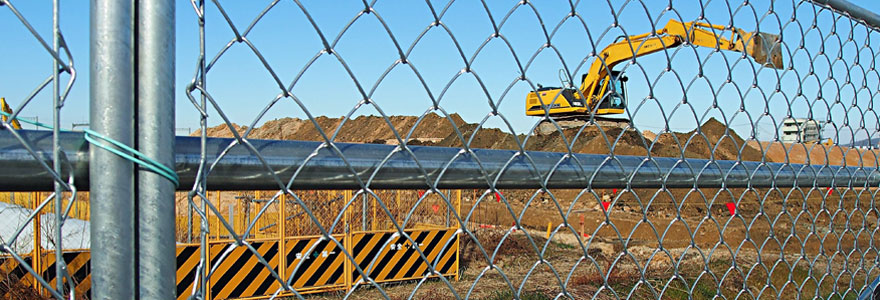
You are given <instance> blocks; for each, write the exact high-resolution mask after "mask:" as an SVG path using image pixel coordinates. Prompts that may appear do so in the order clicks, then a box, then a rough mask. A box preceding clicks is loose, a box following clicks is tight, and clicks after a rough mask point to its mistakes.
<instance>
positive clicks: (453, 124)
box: [193, 114, 878, 299]
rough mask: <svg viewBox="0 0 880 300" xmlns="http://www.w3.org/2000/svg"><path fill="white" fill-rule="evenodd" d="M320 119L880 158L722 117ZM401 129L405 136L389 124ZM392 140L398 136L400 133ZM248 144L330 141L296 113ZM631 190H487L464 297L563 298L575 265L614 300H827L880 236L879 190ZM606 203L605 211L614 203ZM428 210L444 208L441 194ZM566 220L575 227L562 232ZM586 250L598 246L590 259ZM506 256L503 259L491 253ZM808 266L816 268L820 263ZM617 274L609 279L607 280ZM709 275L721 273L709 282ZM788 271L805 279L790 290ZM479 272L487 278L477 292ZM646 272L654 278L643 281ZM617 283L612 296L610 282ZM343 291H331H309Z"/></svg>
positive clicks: (361, 129)
mask: <svg viewBox="0 0 880 300" xmlns="http://www.w3.org/2000/svg"><path fill="white" fill-rule="evenodd" d="M315 122H316V123H317V126H318V127H320V128H321V129H322V130H323V131H324V133H325V134H326V135H327V136H328V137H329V136H333V135H334V134H335V139H334V142H351V143H381V144H398V143H399V142H400V141H401V140H403V141H405V142H406V143H407V144H408V145H419V146H439V147H462V145H463V144H464V143H463V142H462V141H469V146H470V147H471V148H486V149H510V150H519V149H520V148H519V146H518V145H520V144H522V145H524V147H523V148H524V149H525V150H528V151H554V152H568V151H572V152H575V153H595V154H608V153H610V149H614V154H615V155H639V156H646V155H652V156H657V157H681V156H682V155H683V156H684V157H685V158H714V159H717V160H737V159H741V160H745V161H764V162H780V163H785V162H788V163H807V164H817V165H824V164H826V163H827V164H829V165H847V166H866V167H867V166H875V165H876V164H877V161H878V159H877V154H878V153H877V151H874V150H864V149H851V148H848V147H840V146H825V145H822V144H815V143H814V144H785V143H780V142H758V141H754V140H751V141H745V140H744V139H743V138H742V137H740V136H739V135H738V134H737V133H736V132H734V131H733V130H731V129H729V128H728V127H726V126H725V125H724V124H722V123H721V122H719V121H717V120H715V119H709V120H708V121H706V122H704V123H703V125H702V126H701V127H700V128H699V130H696V129H695V130H693V131H690V132H664V133H659V134H657V133H653V132H650V131H643V132H639V131H636V130H632V129H623V128H620V127H615V126H607V127H602V126H601V124H600V126H596V125H587V126H582V127H576V128H568V129H564V130H563V131H561V132H560V131H555V132H552V133H549V134H541V135H514V134H511V133H507V132H505V131H503V130H500V129H497V128H481V127H479V126H478V124H472V123H467V122H465V121H464V120H462V119H461V117H459V116H458V115H456V114H453V115H450V116H448V117H441V116H438V115H435V114H428V115H425V116H424V117H423V118H422V119H421V120H419V118H418V117H413V116H392V117H390V118H389V121H388V122H386V120H385V119H384V118H382V117H376V116H361V117H357V118H354V119H350V120H347V121H346V122H345V123H342V119H341V118H328V117H318V118H316V119H315ZM389 122H390V124H389ZM340 124H341V127H340ZM391 127H393V128H394V129H395V130H394V131H392V130H389V129H390V128H391ZM413 127H415V129H413ZM233 128H234V129H235V130H237V131H238V132H239V133H244V132H245V131H247V130H248V128H246V127H240V126H238V125H233ZM393 132H397V134H398V135H399V137H400V139H398V137H397V136H395V135H394V133H393ZM474 132H476V134H474ZM199 134H200V132H194V133H193V135H199ZM208 135H209V136H214V137H232V133H231V131H230V128H229V127H228V126H226V125H221V126H217V127H213V128H209V129H208ZM248 137H249V138H257V139H283V140H310V141H323V137H322V136H321V135H320V134H319V132H318V130H316V126H315V124H314V123H312V121H310V120H308V119H306V120H302V119H296V118H284V119H279V120H273V121H268V122H266V123H265V124H264V125H263V126H261V127H258V128H254V129H253V130H252V132H250V134H249V136H248ZM682 149H683V150H682ZM624 184H625V183H623V182H622V183H621V187H620V189H618V190H614V189H607V190H590V191H585V190H550V191H549V193H548V192H542V191H540V190H504V191H501V192H500V194H501V195H503V197H496V196H495V195H494V193H492V192H490V191H482V190H467V191H464V192H463V197H462V211H461V214H462V218H468V226H469V228H470V229H471V230H472V231H473V232H474V234H475V237H476V240H474V239H473V238H471V237H469V236H462V251H463V253H462V257H461V259H462V272H463V273H462V280H460V281H454V280H453V281H451V284H452V285H453V287H454V289H455V290H456V292H457V293H459V296H464V295H466V294H467V293H469V292H470V293H472V295H471V298H472V299H509V298H512V294H510V292H509V288H508V282H509V283H510V284H511V285H512V286H513V287H514V288H515V289H518V288H519V287H520V285H521V284H522V280H523V278H524V277H525V275H526V274H528V273H529V270H530V269H532V268H533V267H534V271H533V272H532V273H533V274H532V275H530V276H529V279H528V282H527V284H526V285H524V286H525V288H523V294H522V295H520V296H521V297H523V298H526V299H552V298H554V297H555V296H556V295H557V294H558V293H559V292H561V290H559V286H563V285H565V284H560V283H559V282H558V281H557V280H563V281H565V280H566V279H567V278H568V276H569V272H570V271H571V270H572V268H573V266H575V264H577V265H578V266H577V267H576V268H574V270H575V271H574V273H572V276H571V279H570V280H571V281H570V282H569V283H568V284H567V285H565V286H568V287H570V290H569V291H568V292H570V293H572V294H573V295H575V296H576V298H586V297H592V296H593V294H594V293H599V294H600V295H606V296H607V298H614V294H615V293H617V294H618V296H622V297H626V294H628V293H629V292H630V291H631V290H633V293H634V295H636V296H639V297H637V298H642V297H654V296H655V295H659V293H661V292H663V293H664V297H667V298H677V296H676V295H678V296H682V297H684V296H686V295H687V292H686V291H687V290H689V289H693V290H694V291H695V293H694V295H695V296H698V295H704V296H706V297H707V298H710V297H711V295H714V294H715V293H716V292H722V293H723V294H725V295H726V296H728V297H730V296H735V295H737V294H738V293H742V291H741V288H742V287H743V283H744V279H745V278H747V280H748V281H749V282H748V283H750V284H748V286H758V287H760V286H764V284H763V283H764V282H765V281H768V280H770V281H774V282H775V286H777V287H780V286H786V288H785V289H784V290H757V289H756V290H753V291H750V292H751V293H752V295H754V296H757V295H759V294H763V295H765V296H777V297H778V296H779V295H786V294H787V293H797V290H800V291H801V293H804V292H809V293H814V294H815V295H816V296H819V297H821V296H822V295H826V294H828V293H830V292H831V291H832V286H833V283H832V282H831V281H822V282H815V281H804V278H806V277H807V274H808V273H810V272H813V273H815V272H820V271H821V272H824V269H822V270H819V269H817V268H825V267H827V266H833V267H841V268H842V267H844V266H846V265H848V264H850V263H855V262H851V261H847V260H846V258H845V257H842V256H840V255H837V256H828V255H827V252H828V251H831V252H834V251H841V252H843V253H849V252H851V251H853V250H854V249H858V248H864V247H863V246H862V247H859V246H858V245H859V244H864V243H875V241H876V240H878V236H875V235H876V233H874V232H872V231H866V228H876V226H877V220H878V212H877V211H875V210H871V209H870V205H871V200H872V194H873V193H874V189H870V190H869V189H860V188H858V187H856V188H854V189H850V190H847V189H846V188H843V187H842V188H834V189H826V188H810V187H799V188H791V187H788V188H785V187H780V188H777V189H708V188H704V189H666V190H664V189H637V190H626V189H625V186H624ZM499 198H501V199H499ZM803 199H807V200H806V201H804V200H803ZM383 201H387V199H383ZM603 202H606V203H605V205H608V208H607V209H605V208H604V205H603ZM731 204H733V205H732V207H731ZM421 205H424V206H431V205H445V204H444V203H443V202H442V201H440V200H439V198H435V199H434V200H427V201H425V202H424V203H422V204H421ZM420 211H429V210H420ZM734 211H735V212H736V214H733V212H734ZM854 211H855V212H860V213H853V212H854ZM435 212H436V209H435ZM520 216H522V217H520ZM515 218H516V219H519V222H520V225H521V226H522V227H521V228H520V230H514V228H513V227H514V224H515V221H514V219H515ZM564 220H568V222H569V223H568V224H564V223H563V221H564ZM843 220H848V223H845V222H843ZM548 226H549V228H550V231H551V232H554V233H553V237H552V241H551V242H550V243H546V235H547V229H548ZM524 231H525V232H527V233H528V235H526V234H525V232H524ZM502 240H503V243H502ZM477 241H478V242H479V245H480V246H477ZM499 243H502V245H501V246H499ZM545 244H546V248H545ZM583 247H586V249H588V250H587V251H586V252H587V253H588V255H587V256H586V257H584V252H585V251H584V250H583V249H585V248H583ZM480 249H484V250H485V251H487V253H485V254H487V255H488V256H489V257H494V260H493V263H494V266H495V267H496V268H498V269H500V270H503V273H504V276H501V274H500V273H499V272H498V271H497V270H495V269H488V270H487V267H489V263H488V261H489V260H490V259H488V258H487V257H486V256H484V253H483V252H482V250H480ZM759 249H760V250H761V251H760V253H763V254H762V255H764V256H768V257H767V258H766V260H767V261H770V262H773V261H775V260H777V259H779V257H780V255H782V254H780V253H784V257H786V260H785V261H786V262H787V263H784V264H781V265H780V264H769V265H760V264H757V262H758V261H759V258H758V257H757V254H756V253H759V251H758V250H759ZM496 250H497V251H498V253H493V252H494V251H496ZM624 250H626V251H624ZM542 251H543V253H544V260H545V261H546V262H548V264H539V265H537V266H536V263H537V262H539V261H540V259H539V257H538V255H537V253H539V252H542ZM820 253H825V255H823V254H820ZM802 255H803V256H802ZM769 256H772V257H769ZM733 262H735V263H733ZM808 262H813V264H812V266H813V267H812V269H810V268H809V267H808ZM676 265H677V266H678V267H677V268H676V267H675V266H676ZM551 266H552V268H551ZM765 267H766V268H765ZM609 268H610V269H611V272H610V273H607V270H608V269H609ZM599 269H601V270H602V271H599ZM675 269H678V272H679V274H678V275H680V276H678V277H677V278H676V276H672V275H673V274H671V273H670V272H672V270H675ZM640 270H641V271H644V272H645V274H644V276H640V272H641V271H640ZM706 270H711V273H702V274H703V275H700V274H701V272H704V271H706ZM484 271H485V274H483V275H482V277H480V276H481V273H482V272H484ZM554 272H555V273H554ZM789 274H792V280H793V281H794V282H793V283H791V284H788V285H785V282H786V281H788V280H789V277H788V276H789ZM853 274H854V275H853V276H854V277H858V278H860V279H859V280H861V281H864V280H865V279H864V278H866V277H867V275H868V274H867V273H866V271H864V270H862V271H860V272H859V271H857V272H855V273H853ZM505 276H506V277H507V278H506V279H505ZM557 276H558V279H557ZM477 277H480V280H478V281H477V283H476V284H475V285H474V286H471V285H472V284H473V282H474V281H475V280H476V278H477ZM642 277H644V278H645V279H646V281H639V279H640V278H642ZM606 279H607V280H608V284H609V286H610V287H611V288H612V289H610V290H609V289H607V287H606V288H603V284H604V282H605V280H606ZM780 280H781V281H780ZM718 281H723V283H722V284H721V285H720V286H721V287H722V289H723V290H721V291H716V290H715V288H714V287H715V286H716V282H718ZM776 281H780V282H776ZM416 284H417V282H409V283H403V284H393V285H391V286H388V287H386V291H387V292H388V293H389V296H391V297H392V298H394V299H404V298H407V297H408V296H409V294H410V293H411V292H412V291H413V288H414V287H415V286H416ZM377 293H378V291H376V289H372V288H369V287H367V288H365V289H362V290H359V291H357V292H355V294H354V295H352V296H353V298H355V299H373V298H375V297H377V296H380V295H378V294H377ZM621 293H623V294H621ZM654 293H656V294H654ZM811 295H813V294H811ZM338 296H339V295H338V294H334V293H330V294H322V295H314V296H311V297H315V298H316V299H321V298H335V297H338ZM451 296H452V294H451V292H450V291H449V289H448V288H446V286H445V283H443V282H442V281H440V280H431V281H428V282H426V283H424V284H423V286H421V287H420V288H419V289H418V291H416V297H415V298H418V299H447V298H449V297H451ZM603 297H605V296H600V297H599V298H603Z"/></svg>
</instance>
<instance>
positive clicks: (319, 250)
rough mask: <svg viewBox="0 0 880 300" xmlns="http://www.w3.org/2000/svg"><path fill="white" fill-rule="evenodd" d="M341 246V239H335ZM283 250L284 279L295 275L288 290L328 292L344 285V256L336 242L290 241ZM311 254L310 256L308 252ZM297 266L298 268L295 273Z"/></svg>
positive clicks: (319, 240)
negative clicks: (284, 255) (285, 263)
mask: <svg viewBox="0 0 880 300" xmlns="http://www.w3.org/2000/svg"><path fill="white" fill-rule="evenodd" d="M336 239H337V240H339V243H340V244H342V243H344V241H345V240H344V238H343V237H342V236H338V237H336ZM286 242H287V244H286V246H285V249H286V252H287V256H286V260H285V261H286V262H287V267H286V268H285V271H286V272H285V274H284V279H285V280H286V279H287V278H289V277H290V274H291V273H293V272H294V270H295V271H296V273H295V275H294V276H293V280H292V281H291V285H290V286H291V287H293V288H294V289H296V290H297V291H305V292H309V291H311V290H312V289H321V290H327V289H329V288H339V287H343V286H344V285H343V284H344V283H345V282H344V276H343V274H344V269H345V266H344V264H345V262H346V261H347V260H346V259H345V254H343V253H342V249H341V248H340V247H339V245H337V244H336V243H335V242H333V241H331V240H329V239H319V238H317V237H315V238H309V239H290V240H287V241H286ZM312 247H314V250H312V251H311V253H309V249H312ZM297 265H299V268H298V269H297Z"/></svg>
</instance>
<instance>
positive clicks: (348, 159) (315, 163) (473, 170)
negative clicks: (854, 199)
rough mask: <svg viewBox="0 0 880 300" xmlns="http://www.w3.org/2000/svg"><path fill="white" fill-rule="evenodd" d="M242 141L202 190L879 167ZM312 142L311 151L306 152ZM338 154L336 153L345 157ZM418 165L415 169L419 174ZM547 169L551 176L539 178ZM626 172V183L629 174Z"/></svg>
mask: <svg viewBox="0 0 880 300" xmlns="http://www.w3.org/2000/svg"><path fill="white" fill-rule="evenodd" d="M19 133H20V134H21V135H22V137H23V138H24V139H26V140H27V141H28V142H29V143H30V144H31V145H33V147H34V149H35V150H36V151H37V152H38V154H39V155H42V156H43V157H45V158H44V159H45V160H47V161H49V160H51V140H52V133H51V132H46V131H33V130H21V131H19ZM59 140H60V144H61V148H62V150H63V151H64V152H65V153H66V154H67V155H66V159H67V160H66V161H64V162H62V171H63V172H72V173H73V175H74V177H75V181H74V182H75V183H76V185H77V186H78V187H79V188H80V189H85V188H87V187H88V186H89V185H88V182H89V181H88V180H89V178H88V172H89V157H88V156H87V155H86V153H88V151H89V149H90V148H91V147H89V145H88V143H87V142H86V141H85V140H83V135H82V133H79V132H62V133H61V135H60V136H59ZM233 142H234V140H233V139H228V138H208V139H207V142H206V145H205V146H206V147H207V149H208V150H207V153H208V157H207V160H208V162H213V161H215V160H216V159H217V156H218V155H219V154H220V153H222V152H223V151H224V150H225V149H226V148H227V146H228V145H230V144H231V143H233ZM249 142H250V143H251V144H252V145H253V146H254V147H255V148H256V149H258V150H259V151H260V152H259V153H260V156H262V157H263V158H264V159H265V161H266V162H267V163H268V166H269V167H270V168H271V169H272V170H273V173H270V172H268V171H267V169H266V167H265V166H263V165H262V164H261V162H260V160H259V159H258V158H257V157H256V156H255V155H254V154H253V153H251V152H250V151H248V150H247V148H245V147H244V146H241V145H237V146H234V147H232V148H231V149H228V152H226V154H225V156H223V158H222V159H220V160H219V161H217V162H216V163H215V164H214V165H213V167H212V168H211V169H210V170H209V171H210V176H208V180H207V188H208V189H209V190H277V189H279V188H280V187H279V186H278V184H277V183H276V181H274V180H273V176H278V177H279V178H280V179H281V180H282V182H287V181H288V180H289V179H290V177H291V176H293V174H294V172H296V171H297V170H298V169H299V168H300V167H301V166H302V165H303V164H304V163H305V167H303V168H302V170H300V171H299V174H298V175H297V177H296V179H295V180H293V183H292V185H291V187H290V188H292V189H359V188H361V185H360V184H359V183H358V180H357V178H360V180H361V181H362V182H364V183H366V181H367V180H368V179H369V178H370V177H371V176H374V174H373V173H374V171H375V170H376V168H377V167H380V171H379V172H378V173H376V174H375V176H374V177H373V178H372V181H370V183H369V186H370V188H372V189H427V188H430V184H429V182H430V183H433V182H435V181H437V177H438V176H439V175H440V174H441V173H442V178H441V179H440V180H439V181H437V188H440V189H445V188H453V189H454V188H462V189H468V188H474V189H485V188H489V187H490V186H493V185H494V187H495V188H498V189H535V188H540V187H541V183H542V182H544V181H545V180H546V187H547V188H555V189H562V188H564V189H581V188H587V187H589V188H627V187H628V188H660V187H666V188H693V187H707V188H708V187H722V186H723V187H727V188H744V187H753V188H769V187H778V188H788V187H795V186H797V187H800V188H809V187H876V186H877V185H878V184H880V172H878V169H877V168H873V167H842V166H826V165H804V164H784V163H761V162H751V161H743V162H738V161H723V160H716V161H711V160H707V159H680V158H667V157H652V158H651V159H648V158H647V157H640V156H624V155H616V156H613V157H610V156H608V155H604V154H566V153H555V152H526V154H527V155H525V154H518V152H517V151H513V150H486V149H473V154H468V153H466V152H464V151H462V150H461V149H458V148H446V147H424V146H410V147H408V148H409V149H410V150H411V151H412V153H413V155H414V156H415V157H416V158H417V159H418V164H417V163H416V162H415V160H413V158H412V156H410V154H409V153H408V152H406V151H403V150H401V151H396V152H394V154H393V155H391V156H390V157H388V154H389V153H391V152H392V151H395V149H397V146H392V145H377V144H347V143H336V144H334V145H335V146H336V147H337V148H338V149H339V150H340V151H341V153H342V155H337V154H336V153H335V152H334V151H333V150H332V149H331V148H327V147H321V145H322V143H320V142H306V141H278V140H249ZM200 143H201V139H200V138H199V137H182V136H178V137H176V139H175V145H174V162H175V164H174V168H175V170H176V172H177V174H178V175H179V176H180V187H179V189H186V188H188V187H192V185H193V180H195V178H196V176H195V175H196V172H197V171H198V166H199V160H200V147H201V145H200ZM817 147H819V146H817ZM318 148H320V150H318V151H317V153H316V154H315V155H314V156H311V155H312V153H313V152H315V150H316V149H318ZM340 157H345V160H343V159H341V158H340ZM386 157H387V160H386ZM307 158H308V159H309V160H308V162H307V163H306V162H305V159H307ZM450 161H451V163H450ZM383 162H384V164H383ZM348 164H350V167H351V169H350V168H349V165H348ZM380 164H382V165H381V166H380ZM0 165H2V166H4V169H5V170H7V172H3V173H0V190H5V191H49V190H51V189H52V181H51V180H50V175H49V174H48V173H46V172H45V171H44V170H43V169H42V168H41V167H40V164H39V162H37V161H34V160H33V157H32V156H30V154H29V153H28V152H27V151H26V150H25V149H24V148H23V147H22V146H21V144H20V143H19V142H18V141H17V140H15V139H13V138H12V136H11V134H9V133H7V132H5V131H0ZM209 165H210V163H209ZM447 165H448V166H447ZM419 166H421V167H422V168H424V173H423V172H422V171H421V170H420V167H419ZM95 169H98V171H99V172H101V174H104V173H106V172H107V171H104V170H105V169H106V166H101V167H100V168H93V169H92V170H95ZM351 170H354V171H353V172H352V171H351ZM481 170H483V171H481ZM551 170H552V171H553V172H552V176H550V178H546V177H547V175H548V174H550V171H551ZM498 174H502V175H501V176H498ZM108 176H109V175H108ZM111 177H113V176H111ZM115 177H119V176H115ZM630 177H632V180H629V178H630ZM627 185H628V186H627ZM93 199H94V198H93ZM93 203H94V201H93ZM93 208H94V206H93Z"/></svg>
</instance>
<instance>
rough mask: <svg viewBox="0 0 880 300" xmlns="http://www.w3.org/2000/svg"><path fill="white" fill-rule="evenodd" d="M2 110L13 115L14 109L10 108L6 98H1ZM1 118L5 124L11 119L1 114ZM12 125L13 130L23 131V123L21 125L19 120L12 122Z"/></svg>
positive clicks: (0, 106)
mask: <svg viewBox="0 0 880 300" xmlns="http://www.w3.org/2000/svg"><path fill="white" fill-rule="evenodd" d="M0 110H2V111H3V112H5V113H7V114H9V115H12V108H11V107H9V104H6V98H0ZM0 117H2V118H0V119H2V120H3V122H6V120H8V119H9V117H7V116H6V115H3V114H0ZM11 123H12V128H13V129H21V123H19V122H18V120H12V122H11Z"/></svg>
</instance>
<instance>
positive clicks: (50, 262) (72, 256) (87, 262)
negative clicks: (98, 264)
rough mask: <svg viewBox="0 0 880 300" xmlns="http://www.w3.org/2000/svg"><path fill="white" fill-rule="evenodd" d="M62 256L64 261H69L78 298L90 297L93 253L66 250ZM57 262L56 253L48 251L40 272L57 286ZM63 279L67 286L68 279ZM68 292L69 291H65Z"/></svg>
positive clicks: (50, 282)
mask: <svg viewBox="0 0 880 300" xmlns="http://www.w3.org/2000/svg"><path fill="white" fill-rule="evenodd" d="M62 257H63V258H64V262H65V263H67V272H68V274H70V277H71V279H73V285H74V289H75V290H76V296H77V298H80V297H84V298H90V296H91V288H92V266H91V259H92V254H91V253H90V252H88V251H80V252H65V253H64V254H62ZM55 262H56V260H55V253H48V254H47V255H46V256H44V257H43V259H42V270H41V271H40V274H41V276H42V277H43V279H45V280H46V281H47V282H49V285H51V286H55V279H56V277H57V276H55V275H56V273H55ZM62 280H63V281H64V282H65V287H66V286H67V285H66V282H67V279H62ZM66 293H67V291H65V294H66Z"/></svg>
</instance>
